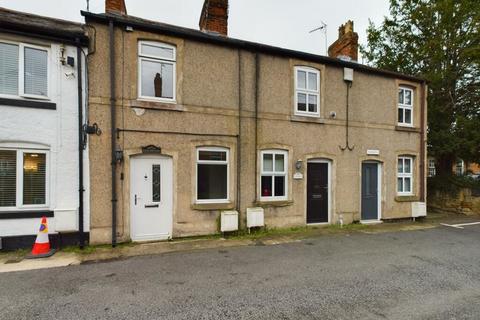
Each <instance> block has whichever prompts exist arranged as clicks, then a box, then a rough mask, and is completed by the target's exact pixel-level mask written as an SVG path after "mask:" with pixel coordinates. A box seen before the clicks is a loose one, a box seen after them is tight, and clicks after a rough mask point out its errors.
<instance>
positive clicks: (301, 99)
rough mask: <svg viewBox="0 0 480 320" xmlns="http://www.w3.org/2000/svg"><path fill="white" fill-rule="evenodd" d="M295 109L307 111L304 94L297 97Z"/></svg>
mask: <svg viewBox="0 0 480 320" xmlns="http://www.w3.org/2000/svg"><path fill="white" fill-rule="evenodd" d="M297 109H298V111H307V95H306V94H305V93H299V94H298V95H297Z"/></svg>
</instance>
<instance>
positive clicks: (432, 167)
mask: <svg viewBox="0 0 480 320" xmlns="http://www.w3.org/2000/svg"><path fill="white" fill-rule="evenodd" d="M436 174H437V169H436V168H435V160H434V159H429V160H428V176H429V177H435V175H436Z"/></svg>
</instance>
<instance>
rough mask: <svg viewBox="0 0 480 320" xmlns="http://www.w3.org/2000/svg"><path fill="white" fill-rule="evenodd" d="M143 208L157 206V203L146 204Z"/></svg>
mask: <svg viewBox="0 0 480 320" xmlns="http://www.w3.org/2000/svg"><path fill="white" fill-rule="evenodd" d="M145 208H158V204H146V205H145Z"/></svg>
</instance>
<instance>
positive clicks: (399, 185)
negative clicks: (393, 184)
mask: <svg viewBox="0 0 480 320" xmlns="http://www.w3.org/2000/svg"><path fill="white" fill-rule="evenodd" d="M397 191H398V192H403V178H397Z"/></svg>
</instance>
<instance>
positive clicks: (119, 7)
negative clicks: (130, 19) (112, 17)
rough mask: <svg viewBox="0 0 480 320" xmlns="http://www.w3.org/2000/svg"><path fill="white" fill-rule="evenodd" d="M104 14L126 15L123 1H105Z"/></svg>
mask: <svg viewBox="0 0 480 320" xmlns="http://www.w3.org/2000/svg"><path fill="white" fill-rule="evenodd" d="M105 13H114V14H127V7H126V6H125V0H105Z"/></svg>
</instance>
